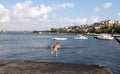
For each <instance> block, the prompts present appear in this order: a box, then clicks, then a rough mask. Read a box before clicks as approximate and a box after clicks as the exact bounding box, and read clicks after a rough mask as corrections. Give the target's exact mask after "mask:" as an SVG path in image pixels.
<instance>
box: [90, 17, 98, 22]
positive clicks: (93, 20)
mask: <svg viewBox="0 0 120 74" xmlns="http://www.w3.org/2000/svg"><path fill="white" fill-rule="evenodd" d="M98 21H99V17H98V16H95V17H91V19H90V23H95V22H98Z"/></svg>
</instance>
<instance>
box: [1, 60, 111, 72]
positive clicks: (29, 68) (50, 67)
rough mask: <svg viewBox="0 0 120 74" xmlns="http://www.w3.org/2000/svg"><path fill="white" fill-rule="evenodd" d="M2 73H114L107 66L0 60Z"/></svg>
mask: <svg viewBox="0 0 120 74" xmlns="http://www.w3.org/2000/svg"><path fill="white" fill-rule="evenodd" d="M0 74H112V72H111V71H110V70H108V69H107V68H106V67H105V66H98V65H83V64H70V63H53V62H33V61H10V60H0Z"/></svg>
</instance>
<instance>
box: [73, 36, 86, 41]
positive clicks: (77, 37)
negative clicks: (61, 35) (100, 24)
mask: <svg viewBox="0 0 120 74" xmlns="http://www.w3.org/2000/svg"><path fill="white" fill-rule="evenodd" d="M74 39H81V40H84V39H88V38H87V37H85V36H83V35H77V36H76V37H74Z"/></svg>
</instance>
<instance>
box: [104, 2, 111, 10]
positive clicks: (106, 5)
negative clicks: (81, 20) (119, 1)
mask: <svg viewBox="0 0 120 74" xmlns="http://www.w3.org/2000/svg"><path fill="white" fill-rule="evenodd" d="M111 6H112V3H111V2H107V3H104V4H103V5H102V7H103V8H105V9H106V8H110V7H111Z"/></svg>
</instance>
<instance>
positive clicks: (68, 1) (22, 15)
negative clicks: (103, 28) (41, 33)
mask: <svg viewBox="0 0 120 74" xmlns="http://www.w3.org/2000/svg"><path fill="white" fill-rule="evenodd" d="M119 3H120V1H119V0H8V1H5V0H0V29H2V30H10V31H14V30H15V31H23V30H47V29H50V28H59V27H65V26H73V25H81V24H92V23H94V22H99V21H102V20H107V19H111V20H118V21H119V20H120V9H119V7H120V5H119Z"/></svg>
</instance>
